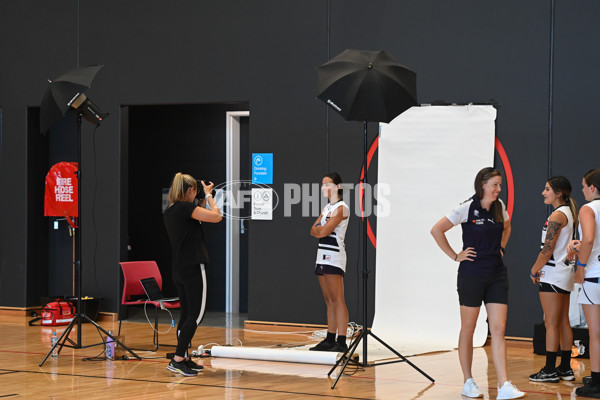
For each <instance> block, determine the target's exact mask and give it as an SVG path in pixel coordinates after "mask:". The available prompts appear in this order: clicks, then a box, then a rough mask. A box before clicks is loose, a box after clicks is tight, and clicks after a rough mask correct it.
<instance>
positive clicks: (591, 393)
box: [575, 385, 600, 399]
mask: <svg viewBox="0 0 600 400" xmlns="http://www.w3.org/2000/svg"><path fill="white" fill-rule="evenodd" d="M575 394H576V395H577V396H583V397H592V398H594V399H600V386H593V385H586V386H582V387H578V388H577V389H575Z"/></svg>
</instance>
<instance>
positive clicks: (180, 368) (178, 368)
mask: <svg viewBox="0 0 600 400" xmlns="http://www.w3.org/2000/svg"><path fill="white" fill-rule="evenodd" d="M167 369H168V370H169V371H171V372H175V373H176V374H181V375H183V376H196V375H198V372H196V371H194V370H193V369H191V368H190V367H188V366H187V364H186V363H185V362H184V361H180V362H177V361H175V360H171V362H170V363H169V366H168V367H167Z"/></svg>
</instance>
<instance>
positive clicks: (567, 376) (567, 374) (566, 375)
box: [556, 367, 575, 381]
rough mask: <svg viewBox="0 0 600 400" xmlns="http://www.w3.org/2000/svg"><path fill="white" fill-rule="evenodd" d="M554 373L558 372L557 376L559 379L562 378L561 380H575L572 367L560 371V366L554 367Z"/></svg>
mask: <svg viewBox="0 0 600 400" xmlns="http://www.w3.org/2000/svg"><path fill="white" fill-rule="evenodd" d="M556 373H557V374H558V377H559V378H560V379H562V380H563V381H574V380H575V374H574V373H573V368H569V369H567V370H566V371H561V370H560V367H559V368H556Z"/></svg>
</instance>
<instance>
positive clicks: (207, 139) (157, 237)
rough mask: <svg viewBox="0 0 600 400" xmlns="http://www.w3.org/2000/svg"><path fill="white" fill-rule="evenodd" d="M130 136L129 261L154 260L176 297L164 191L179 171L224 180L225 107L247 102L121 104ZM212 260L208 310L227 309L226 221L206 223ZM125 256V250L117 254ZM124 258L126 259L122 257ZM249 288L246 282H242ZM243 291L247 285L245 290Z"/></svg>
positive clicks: (127, 185)
mask: <svg viewBox="0 0 600 400" xmlns="http://www.w3.org/2000/svg"><path fill="white" fill-rule="evenodd" d="M123 108H124V110H123V111H124V112H123V115H124V116H125V117H124V120H123V121H122V126H123V132H124V135H127V136H128V140H126V146H127V148H128V154H129V157H128V160H127V167H126V169H125V168H124V171H126V172H125V174H126V175H127V176H124V177H123V180H124V181H126V183H125V184H124V190H125V191H126V194H125V195H124V197H126V211H125V210H124V212H125V215H126V217H125V218H123V219H122V224H124V225H125V226H123V227H122V231H123V234H124V235H126V237H127V241H126V244H124V245H126V246H127V249H128V251H127V252H126V258H127V260H129V261H136V260H155V261H156V262H157V264H158V266H159V268H160V270H161V274H162V277H163V292H164V294H165V295H166V296H175V295H176V294H177V293H176V290H175V287H174V285H173V283H172V278H171V251H170V248H169V242H168V238H167V234H166V231H165V228H164V225H163V219H162V218H163V216H162V207H163V193H164V191H165V189H167V190H168V188H169V186H170V185H171V180H172V179H173V176H174V175H175V173H177V172H183V173H187V174H190V175H192V176H193V177H194V178H196V179H207V180H210V181H212V182H214V183H215V184H216V185H218V184H220V183H223V182H224V181H225V179H226V146H225V145H226V135H225V132H226V127H225V124H226V119H225V113H226V112H227V111H239V110H247V109H248V108H249V106H248V103H247V102H235V103H219V104H183V105H149V106H148V105H144V106H126V107H123ZM204 231H205V235H206V240H207V246H208V251H209V256H210V260H211V263H210V265H208V266H207V269H206V271H207V280H208V293H207V310H208V311H224V310H225V279H226V277H225V224H224V223H219V224H206V226H205V228H204ZM121 254H123V255H125V252H123V251H122V252H121ZM123 261H126V260H123ZM246 286H247V283H246ZM246 290H247V288H246Z"/></svg>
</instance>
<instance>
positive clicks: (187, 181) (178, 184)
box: [169, 172, 197, 204]
mask: <svg viewBox="0 0 600 400" xmlns="http://www.w3.org/2000/svg"><path fill="white" fill-rule="evenodd" d="M191 187H192V188H194V189H197V184H196V180H195V179H194V178H192V176H190V175H187V174H182V173H181V172H178V173H176V174H175V177H174V178H173V183H171V188H170V189H169V203H170V204H173V203H176V202H178V201H184V200H185V193H186V192H187V190H188V189H189V188H191Z"/></svg>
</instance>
